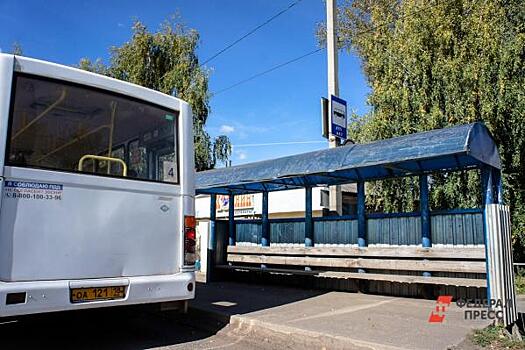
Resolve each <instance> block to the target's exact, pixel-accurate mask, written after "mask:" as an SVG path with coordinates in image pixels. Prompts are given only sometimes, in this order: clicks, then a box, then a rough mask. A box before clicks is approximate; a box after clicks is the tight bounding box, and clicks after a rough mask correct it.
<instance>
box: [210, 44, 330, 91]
mask: <svg viewBox="0 0 525 350" xmlns="http://www.w3.org/2000/svg"><path fill="white" fill-rule="evenodd" d="M321 50H324V47H321V48H318V49H315V50H313V51H310V52H307V53H305V54H303V55H301V56H299V57H296V58H293V59H291V60H289V61H286V62H284V63H281V64H278V65H276V66H273V67H271V68H269V69H267V70H265V71H262V72H260V73H257V74H254V75H252V76H251V77H248V78H246V79H243V80H241V81H239V82H237V83H235V84H233V85H230V86H228V87H227V88H224V89H221V90H219V91H216V92H215V93H213V94H212V95H213V96H217V95H218V94H221V93H223V92H225V91H228V90H230V89H233V88H234V87H237V86H239V85H241V84H244V83H247V82H249V81H250V80H253V79H256V78H258V77H260V76H262V75H265V74H268V73H270V72H273V71H274V70H276V69H279V68H282V67H284V66H287V65H289V64H291V63H294V62H297V61H299V60H301V59H303V58H305V57H308V56H311V55H313V54H314V53H317V52H319V51H321Z"/></svg>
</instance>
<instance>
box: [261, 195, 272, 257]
mask: <svg viewBox="0 0 525 350" xmlns="http://www.w3.org/2000/svg"><path fill="white" fill-rule="evenodd" d="M261 245H262V246H263V247H269V246H270V220H268V192H266V191H265V192H263V193H262V232H261Z"/></svg>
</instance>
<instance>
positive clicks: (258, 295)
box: [190, 282, 326, 322]
mask: <svg viewBox="0 0 525 350" xmlns="http://www.w3.org/2000/svg"><path fill="white" fill-rule="evenodd" d="M323 294H326V291H321V290H311V289H298V288H294V287H284V286H275V285H256V284H247V283H237V282H228V283H221V282H211V283H208V284H202V283H197V289H196V298H195V300H192V301H191V302H190V307H192V306H193V307H196V308H198V309H201V310H202V309H204V310H207V311H211V312H216V313H218V314H222V315H224V314H227V315H236V314H247V313H250V312H254V311H260V310H266V309H271V308H274V307H277V306H282V305H286V304H291V303H294V302H298V301H302V300H305V299H309V298H313V297H316V296H319V295H323ZM224 321H225V322H227V320H224Z"/></svg>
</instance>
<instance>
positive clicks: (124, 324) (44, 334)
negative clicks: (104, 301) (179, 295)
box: [0, 306, 222, 350]
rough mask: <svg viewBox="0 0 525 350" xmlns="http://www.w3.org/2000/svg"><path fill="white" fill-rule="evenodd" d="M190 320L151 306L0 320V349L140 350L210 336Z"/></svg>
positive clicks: (188, 316) (210, 332)
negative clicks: (189, 322)
mask: <svg viewBox="0 0 525 350" xmlns="http://www.w3.org/2000/svg"><path fill="white" fill-rule="evenodd" d="M191 318H192V315H191V314H189V315H181V314H177V313H174V312H169V313H167V312H161V311H158V309H154V308H153V307H151V306H148V307H144V306H138V307H137V306H135V307H113V308H107V309H97V310H82V311H74V312H60V313H53V314H45V315H37V316H29V317H23V318H19V319H13V320H3V321H0V339H1V340H0V343H1V345H0V348H1V349H2V350H6V349H48V348H50V349H51V348H54V349H146V348H155V347H161V346H169V345H176V344H183V343H187V342H192V341H196V340H200V339H205V338H207V337H210V336H212V335H214V334H215V333H216V332H217V331H218V330H219V329H220V328H221V327H222V325H219V324H217V329H213V328H208V330H204V329H202V328H195V327H194V326H192V325H190V324H188V323H187V321H188V320H191Z"/></svg>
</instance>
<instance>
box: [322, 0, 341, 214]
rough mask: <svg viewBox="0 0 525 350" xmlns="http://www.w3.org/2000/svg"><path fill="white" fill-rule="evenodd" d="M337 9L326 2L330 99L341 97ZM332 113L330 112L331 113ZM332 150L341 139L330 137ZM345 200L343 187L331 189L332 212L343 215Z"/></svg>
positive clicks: (328, 1)
mask: <svg viewBox="0 0 525 350" xmlns="http://www.w3.org/2000/svg"><path fill="white" fill-rule="evenodd" d="M336 25H337V7H336V0H326V53H327V63H328V99H329V100H330V96H331V95H333V96H337V97H339V67H338V51H337V33H336ZM329 113H330V112H329ZM329 145H330V148H335V147H338V146H340V143H339V139H338V138H337V137H335V136H333V135H329ZM342 202H343V198H342V193H341V186H331V187H330V211H331V212H336V213H337V214H338V215H342V211H343V209H342V207H343V203H342Z"/></svg>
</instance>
